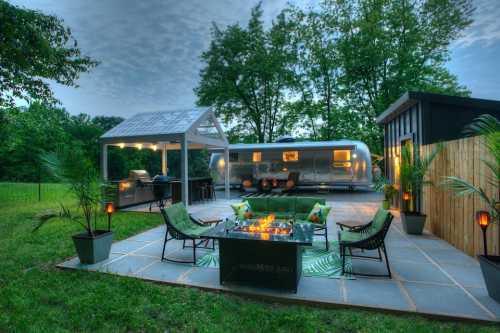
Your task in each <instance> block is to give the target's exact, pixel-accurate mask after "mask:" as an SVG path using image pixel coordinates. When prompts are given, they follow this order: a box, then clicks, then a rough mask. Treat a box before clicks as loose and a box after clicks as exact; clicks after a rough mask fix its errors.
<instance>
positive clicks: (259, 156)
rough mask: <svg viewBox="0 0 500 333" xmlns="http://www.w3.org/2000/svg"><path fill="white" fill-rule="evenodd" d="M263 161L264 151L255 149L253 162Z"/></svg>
mask: <svg viewBox="0 0 500 333" xmlns="http://www.w3.org/2000/svg"><path fill="white" fill-rule="evenodd" d="M260 161H262V152H260V151H254V152H253V154H252V162H254V163H256V162H260Z"/></svg>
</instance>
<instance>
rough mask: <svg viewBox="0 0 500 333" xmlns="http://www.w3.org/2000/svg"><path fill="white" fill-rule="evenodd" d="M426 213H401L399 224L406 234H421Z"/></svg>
mask: <svg viewBox="0 0 500 333" xmlns="http://www.w3.org/2000/svg"><path fill="white" fill-rule="evenodd" d="M426 218H427V215H424V214H420V213H401V224H403V229H404V231H405V232H406V233H407V234H410V235H421V234H422V231H423V230H424V226H425V219H426Z"/></svg>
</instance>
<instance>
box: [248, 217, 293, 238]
mask: <svg viewBox="0 0 500 333" xmlns="http://www.w3.org/2000/svg"><path fill="white" fill-rule="evenodd" d="M275 220H276V215H274V214H269V215H268V216H265V217H262V218H260V219H258V220H257V222H255V223H253V224H251V225H248V226H245V227H243V228H242V231H246V232H255V233H261V234H262V237H263V238H262V239H266V237H267V239H269V235H270V234H275V235H288V234H289V233H290V228H280V227H276V226H272V223H273V222H274V221H275ZM264 235H267V236H264Z"/></svg>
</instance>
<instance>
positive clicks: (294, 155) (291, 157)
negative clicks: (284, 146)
mask: <svg viewBox="0 0 500 333" xmlns="http://www.w3.org/2000/svg"><path fill="white" fill-rule="evenodd" d="M298 160H299V152H298V151H297V150H294V151H284V152H283V162H297V161H298Z"/></svg>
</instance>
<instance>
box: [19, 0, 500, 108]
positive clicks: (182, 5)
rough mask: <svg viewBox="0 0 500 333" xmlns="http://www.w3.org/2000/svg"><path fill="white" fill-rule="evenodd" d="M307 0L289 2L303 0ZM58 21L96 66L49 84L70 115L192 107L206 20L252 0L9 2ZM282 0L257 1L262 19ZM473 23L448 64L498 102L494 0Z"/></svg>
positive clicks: (498, 33) (499, 47) (482, 4)
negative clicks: (74, 82)
mask: <svg viewBox="0 0 500 333" xmlns="http://www.w3.org/2000/svg"><path fill="white" fill-rule="evenodd" d="M311 1H312V0H295V1H289V2H292V3H297V2H299V5H304V6H307V5H308V4H309V3H310V2H311ZM10 2H11V3H13V4H16V5H22V6H25V7H28V8H32V9H39V10H41V11H43V12H45V13H49V14H55V15H57V16H59V17H61V18H63V19H64V21H65V23H66V24H67V25H68V26H69V27H70V28H71V29H72V31H73V34H74V36H75V37H76V39H77V40H78V42H79V45H80V48H81V49H82V51H83V53H84V54H86V55H90V56H91V57H93V58H95V59H98V60H100V61H101V64H100V65H99V66H98V67H97V68H95V69H93V70H92V71H91V72H90V73H89V74H84V75H82V77H81V78H80V80H79V84H80V87H79V88H77V89H75V88H68V87H63V86H60V85H54V86H53V89H54V91H55V94H56V97H57V98H58V99H59V100H60V101H61V102H62V104H63V106H64V107H65V108H66V109H67V110H68V111H69V112H71V113H73V114H76V113H80V112H85V113H89V114H92V115H119V116H123V117H128V116H130V115H132V114H134V113H137V112H143V111H151V110H159V109H175V108H181V107H182V108H185V107H190V106H192V105H194V103H195V96H194V94H193V88H194V87H195V86H196V85H197V82H198V77H199V71H200V69H201V62H200V58H199V56H200V54H201V52H202V51H203V50H205V49H206V48H207V47H208V45H209V42H210V27H211V22H216V23H217V24H218V25H220V26H224V25H227V24H232V23H235V22H239V23H241V24H246V22H247V20H248V18H249V14H250V10H251V7H253V6H254V5H255V4H256V3H257V2H258V0H251V1H250V0H154V1H152V0H150V1H133V0H100V1H97V0H95V1H88V0H72V1H61V0H11V1H10ZM286 3H287V0H264V1H263V9H264V17H265V20H266V21H267V22H270V21H271V20H272V18H273V17H275V16H276V15H277V14H278V13H279V11H280V10H281V9H282V8H283V7H285V5H286ZM476 7H477V10H476V13H475V17H474V18H475V22H474V24H473V26H471V27H470V28H469V29H468V30H467V31H466V32H465V35H464V37H463V38H461V39H460V40H458V41H456V42H454V44H453V47H452V59H451V61H450V63H449V64H448V67H449V68H450V70H451V71H452V72H453V73H455V74H456V75H458V77H459V80H460V82H461V83H462V84H465V85H466V86H467V87H468V88H469V89H470V90H471V91H472V95H473V97H478V98H490V99H498V100H500V62H499V60H498V59H500V20H499V19H498V17H500V0H477V1H476Z"/></svg>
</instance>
